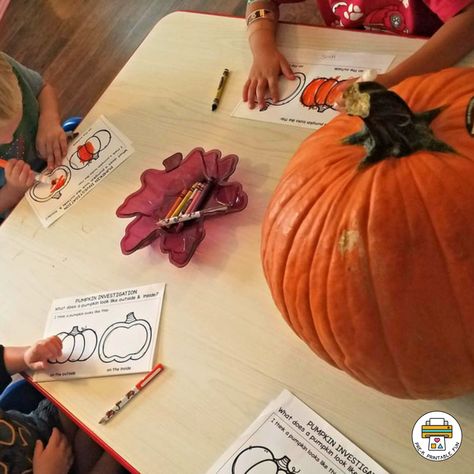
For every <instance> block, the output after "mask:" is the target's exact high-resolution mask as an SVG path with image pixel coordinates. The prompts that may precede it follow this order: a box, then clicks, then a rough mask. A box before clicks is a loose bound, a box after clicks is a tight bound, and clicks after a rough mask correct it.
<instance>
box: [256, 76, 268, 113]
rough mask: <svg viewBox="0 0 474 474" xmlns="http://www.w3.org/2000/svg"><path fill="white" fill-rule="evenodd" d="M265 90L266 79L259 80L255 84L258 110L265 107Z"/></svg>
mask: <svg viewBox="0 0 474 474" xmlns="http://www.w3.org/2000/svg"><path fill="white" fill-rule="evenodd" d="M266 91H267V81H266V80H261V81H259V82H258V85H257V102H258V108H259V109H260V110H262V109H264V108H265V92H266Z"/></svg>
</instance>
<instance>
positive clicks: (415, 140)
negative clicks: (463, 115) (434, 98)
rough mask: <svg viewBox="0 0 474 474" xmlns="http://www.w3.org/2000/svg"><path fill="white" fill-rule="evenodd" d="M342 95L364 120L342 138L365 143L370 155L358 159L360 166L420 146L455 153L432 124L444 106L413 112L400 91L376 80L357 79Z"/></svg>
mask: <svg viewBox="0 0 474 474" xmlns="http://www.w3.org/2000/svg"><path fill="white" fill-rule="evenodd" d="M343 97H344V102H345V108H346V110H347V113H348V114H349V115H356V116H358V117H360V118H361V119H362V120H363V121H364V128H363V129H362V130H361V131H360V132H357V133H354V134H352V135H349V136H348V137H346V138H344V139H343V143H344V144H348V145H363V146H364V147H365V149H366V151H367V155H366V156H365V158H364V159H363V160H362V161H361V162H360V163H359V166H358V168H359V169H362V168H365V167H367V166H369V165H371V164H374V163H377V162H379V161H382V160H384V159H385V158H388V157H396V158H401V157H402V156H408V155H411V154H412V153H415V152H416V151H421V150H427V151H438V152H443V153H456V151H455V150H454V149H453V148H452V147H451V146H449V145H448V144H447V143H444V142H442V141H441V140H438V139H437V138H436V137H435V136H434V134H433V131H432V130H431V128H430V123H431V122H432V121H433V120H434V119H435V118H436V117H437V116H438V115H439V113H440V112H441V111H442V110H443V107H438V108H436V109H432V110H428V111H426V112H421V113H413V112H412V111H411V110H410V107H408V105H407V104H406V102H405V101H404V100H403V99H402V98H401V97H400V96H399V95H397V94H396V93H395V92H393V91H390V90H388V89H387V88H386V87H384V86H382V85H381V84H378V83H377V82H359V83H358V82H356V83H354V84H352V85H351V86H350V87H348V88H347V89H346V91H345V92H344V96H343Z"/></svg>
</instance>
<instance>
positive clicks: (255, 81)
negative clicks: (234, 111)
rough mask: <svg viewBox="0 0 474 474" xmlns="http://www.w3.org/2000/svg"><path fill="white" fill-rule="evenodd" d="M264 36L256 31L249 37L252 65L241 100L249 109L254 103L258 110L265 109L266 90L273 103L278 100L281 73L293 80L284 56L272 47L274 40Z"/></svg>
mask: <svg viewBox="0 0 474 474" xmlns="http://www.w3.org/2000/svg"><path fill="white" fill-rule="evenodd" d="M265 34H266V32H265V31H263V32H260V31H256V32H255V33H254V34H253V35H252V37H251V46H252V51H253V52H254V55H253V56H254V57H253V64H252V67H251V69H250V73H249V78H248V79H247V82H246V83H245V85H244V90H243V93H242V98H243V100H244V102H247V101H248V103H249V108H250V109H253V108H254V107H255V104H256V103H258V107H259V109H264V108H265V93H266V92H267V89H268V90H270V96H271V98H272V101H273V102H278V101H279V100H280V93H279V90H278V77H279V75H280V74H281V73H283V75H284V76H285V77H286V78H288V79H294V78H295V75H294V74H293V71H292V70H291V67H290V65H289V64H288V61H287V60H286V58H285V56H283V54H281V53H280V52H279V51H278V49H277V48H276V46H275V45H274V39H273V38H271V39H270V38H268V37H265Z"/></svg>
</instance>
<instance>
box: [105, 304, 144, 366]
mask: <svg viewBox="0 0 474 474" xmlns="http://www.w3.org/2000/svg"><path fill="white" fill-rule="evenodd" d="M151 335H152V330H151V326H150V323H149V322H148V321H146V320H145V319H137V318H136V317H135V314H134V313H133V312H132V313H128V314H127V317H126V319H125V321H119V322H116V323H114V324H112V325H110V326H109V327H108V328H107V329H106V330H105V331H104V333H103V334H102V337H101V338H100V342H99V357H100V360H101V361H102V362H106V363H109V362H127V361H129V360H138V359H141V358H142V357H143V355H144V354H145V353H146V351H147V350H148V348H149V347H150V343H151Z"/></svg>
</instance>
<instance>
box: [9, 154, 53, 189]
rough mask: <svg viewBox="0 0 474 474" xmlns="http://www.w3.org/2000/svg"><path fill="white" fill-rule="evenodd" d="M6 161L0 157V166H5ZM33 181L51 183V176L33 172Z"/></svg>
mask: <svg viewBox="0 0 474 474" xmlns="http://www.w3.org/2000/svg"><path fill="white" fill-rule="evenodd" d="M7 163H8V161H7V160H4V159H3V158H0V168H5V167H6V166H7ZM35 181H38V182H39V183H45V184H51V178H50V177H49V176H45V175H43V174H40V173H35Z"/></svg>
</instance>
